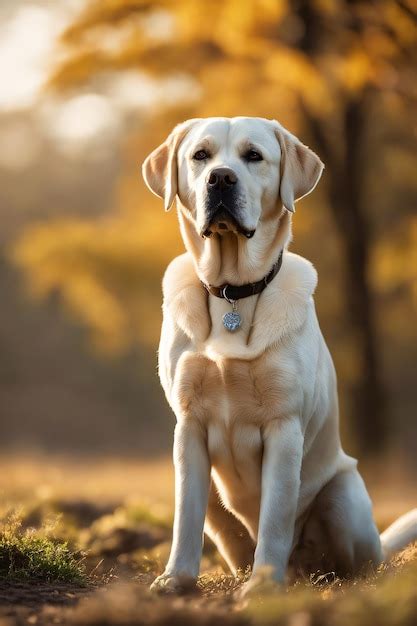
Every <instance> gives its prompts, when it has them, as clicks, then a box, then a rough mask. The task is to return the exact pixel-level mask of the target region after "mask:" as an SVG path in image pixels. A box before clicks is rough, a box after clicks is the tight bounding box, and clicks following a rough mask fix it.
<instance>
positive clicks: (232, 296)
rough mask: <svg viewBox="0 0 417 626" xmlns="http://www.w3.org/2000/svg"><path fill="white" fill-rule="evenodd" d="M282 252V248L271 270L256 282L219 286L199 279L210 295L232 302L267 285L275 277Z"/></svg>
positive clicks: (259, 290)
mask: <svg viewBox="0 0 417 626" xmlns="http://www.w3.org/2000/svg"><path fill="white" fill-rule="evenodd" d="M282 253H283V250H281V253H280V255H279V257H278V260H277V262H276V263H274V265H273V266H272V269H271V271H270V272H269V273H268V274H267V275H266V276H264V277H263V278H262V279H261V280H258V282H257V283H249V284H247V285H229V284H227V283H226V284H225V285H221V286H220V287H214V285H207V283H204V282H203V281H201V284H202V285H203V287H204V288H205V289H206V290H207V291H208V292H209V293H211V295H212V296H216V297H217V298H224V299H225V300H228V301H230V302H233V301H234V300H241V299H242V298H249V296H254V295H255V294H257V293H262V291H263V290H264V289H265V287H267V285H269V283H270V282H271V280H272V279H273V278H275V276H276V275H277V274H278V272H279V270H280V269H281V265H282Z"/></svg>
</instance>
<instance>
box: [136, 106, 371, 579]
mask: <svg viewBox="0 0 417 626" xmlns="http://www.w3.org/2000/svg"><path fill="white" fill-rule="evenodd" d="M248 146H249V147H251V146H252V147H253V146H255V148H256V149H258V150H260V151H261V152H262V157H263V158H262V160H261V161H259V162H255V163H248V162H246V161H245V160H244V158H243V157H242V154H244V152H245V150H247V147H248ZM201 149H205V150H206V151H207V153H208V158H207V159H205V160H204V162H200V161H196V160H195V159H194V158H193V155H194V154H195V152H196V151H198V150H201ZM218 166H227V167H229V168H231V169H232V170H233V171H234V172H235V173H236V176H237V178H238V181H239V200H238V205H239V211H240V213H239V214H240V219H241V222H242V224H243V226H244V227H245V228H249V229H255V230H256V232H255V235H254V237H253V238H252V239H249V240H248V239H246V238H245V237H243V236H242V235H241V234H239V233H238V232H236V231H235V230H234V227H233V225H230V228H228V230H227V231H226V232H219V231H215V232H214V234H213V235H212V236H211V237H210V238H204V237H203V236H202V233H203V230H204V228H205V226H206V224H205V220H206V219H207V216H206V213H207V209H206V184H207V182H206V181H207V176H208V175H209V173H210V171H211V170H212V169H213V168H215V167H218ZM322 169H323V166H322V164H321V162H320V160H319V158H318V157H317V156H316V155H315V154H314V153H313V152H312V151H311V150H309V149H308V148H307V147H306V146H304V145H303V144H301V142H299V141H298V139H296V138H295V137H294V136H293V135H291V134H290V133H288V131H286V130H285V129H284V128H283V127H282V126H281V125H279V124H278V122H275V121H270V120H263V119H259V118H233V119H227V118H210V119H208V120H190V121H188V122H185V123H184V124H182V125H180V126H179V127H177V128H176V129H175V130H174V131H173V133H172V134H171V135H170V137H169V138H168V139H167V140H166V141H165V142H164V144H162V146H160V147H159V148H157V149H156V150H155V151H154V152H153V153H152V154H151V155H150V156H149V157H148V159H147V160H146V161H145V164H144V167H143V172H144V177H145V180H146V182H147V184H148V185H149V187H150V188H151V190H152V191H153V192H154V193H156V194H158V195H160V196H161V197H163V198H164V199H165V206H166V208H167V209H169V208H170V206H171V205H172V204H173V202H174V199H175V197H176V196H177V209H178V217H179V222H180V228H181V233H182V236H183V239H184V243H185V246H186V249H187V252H186V253H185V254H183V255H181V256H179V257H177V258H176V259H174V260H173V261H172V263H171V264H170V265H169V267H168V269H167V271H166V274H165V277H164V281H163V294H164V304H163V312H164V320H163V327H162V334H161V342H160V348H159V372H160V378H161V382H162V386H163V388H164V390H165V393H166V397H167V399H168V402H169V403H170V405H171V407H172V409H173V411H174V413H175V415H176V418H177V426H176V431H175V442H174V464H175V478H176V494H175V496H176V507H175V522H174V536H173V544H172V550H171V555H170V558H169V562H168V564H167V566H166V570H165V572H164V573H163V574H162V575H161V576H160V577H159V578H158V579H157V580H156V581H155V583H154V588H158V589H171V590H175V589H177V588H179V587H181V586H184V585H188V584H190V582H191V583H192V582H193V581H195V579H196V577H197V575H198V572H199V566H200V558H201V550H202V540H203V528H204V525H205V530H206V532H207V533H208V534H209V536H210V537H211V538H212V539H213V541H214V542H215V543H216V544H217V546H218V548H219V550H220V552H221V553H222V555H223V556H224V558H225V560H226V562H227V563H228V564H229V566H230V568H231V569H232V571H233V572H236V570H237V569H238V568H244V567H246V566H247V565H253V574H252V577H251V579H250V581H249V583H247V586H246V590H248V589H251V588H252V587H253V586H254V585H255V584H256V582H257V580H259V579H260V578H262V576H263V571H265V568H267V569H268V572H269V574H270V575H271V576H272V578H273V579H274V580H276V581H277V582H282V581H283V580H284V578H285V576H286V574H287V573H290V572H294V573H300V572H304V573H306V574H310V573H312V572H316V571H322V572H323V571H329V570H331V571H337V572H339V573H340V574H342V575H346V574H355V573H358V572H359V571H360V570H361V569H362V568H364V567H365V566H368V565H369V564H371V565H373V566H376V565H378V564H379V563H380V561H381V559H382V551H381V544H380V538H379V535H378V533H377V530H376V527H375V524H374V522H373V519H372V511H371V502H370V499H369V496H368V494H367V491H366V489H365V486H364V484H363V481H362V479H361V477H360V476H359V474H358V471H357V468H356V465H357V463H356V460H355V459H353V458H351V457H349V456H348V455H346V454H345V453H344V451H343V449H342V447H341V443H340V438H339V426H338V401H337V390H336V375H335V371H334V367H333V363H332V359H331V356H330V354H329V351H328V349H327V346H326V344H325V341H324V339H323V336H322V334H321V331H320V327H319V324H318V321H317V317H316V313H315V308H314V302H313V293H314V290H315V288H316V284H317V274H316V271H315V269H314V268H313V266H312V265H311V263H310V262H309V261H307V260H306V259H303V258H302V257H300V256H298V255H295V254H292V253H291V252H288V250H287V245H288V243H289V240H290V237H291V214H292V213H293V211H294V202H295V201H296V200H297V199H299V198H300V197H302V196H304V195H306V194H307V193H309V192H310V191H311V190H312V189H313V188H314V187H315V185H316V184H317V182H318V180H319V178H320V175H321V172H322ZM281 250H284V253H283V262H282V268H281V271H280V272H279V273H278V274H277V276H276V277H275V278H274V279H273V281H272V282H271V283H270V284H269V285H268V287H267V288H266V289H265V290H264V291H263V292H262V293H261V294H259V295H254V296H251V297H249V298H246V299H242V300H240V301H239V302H238V310H239V313H240V315H241V317H242V320H243V323H242V327H241V328H240V329H239V330H238V331H237V332H236V333H230V332H229V331H227V330H226V329H225V328H224V326H223V323H222V317H223V315H224V313H226V312H227V311H229V310H230V308H231V307H230V304H229V303H228V302H226V301H225V300H223V299H219V298H216V297H214V296H212V295H208V294H207V292H206V290H205V289H204V288H203V286H202V284H201V282H200V281H201V280H202V281H204V282H205V283H210V284H213V285H217V286H218V285H222V284H224V283H230V284H234V285H239V284H244V283H248V282H254V281H257V280H259V279H261V278H262V277H263V276H265V275H266V274H267V273H268V271H269V270H270V268H271V267H272V265H273V263H274V262H275V261H276V259H277V258H278V255H279V252H280V251H281ZM367 417H368V416H364V419H367Z"/></svg>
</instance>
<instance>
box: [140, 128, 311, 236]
mask: <svg viewBox="0 0 417 626" xmlns="http://www.w3.org/2000/svg"><path fill="white" fill-rule="evenodd" d="M322 171H323V164H322V162H321V161H320V159H319V157H318V156H317V155H316V154H315V153H314V152H312V151H311V150H310V149H309V148H307V146H305V145H303V144H302V143H301V142H300V141H299V140H298V139H297V138H296V137H295V136H294V135H292V134H291V133H289V132H288V131H287V130H285V129H284V128H283V127H282V126H281V125H280V124H279V123H278V122H276V121H274V120H267V119H262V118H251V117H235V118H217V117H216V118H208V119H192V120H188V121H187V122H184V123H183V124H180V125H179V126H177V127H176V128H175V129H174V130H173V131H172V133H171V134H170V135H169V137H168V138H167V139H166V140H165V141H164V143H163V144H161V145H160V146H159V147H158V148H156V150H154V151H153V152H152V153H151V154H150V155H149V156H148V158H147V159H146V160H145V162H144V164H143V176H144V179H145V181H146V184H147V185H148V187H149V188H150V189H151V191H152V192H153V193H155V194H156V195H158V196H160V197H161V198H164V202H165V209H166V210H169V209H170V207H171V206H172V204H173V202H174V199H175V197H176V196H177V195H178V197H179V199H180V201H181V204H182V206H183V207H184V208H185V210H186V211H187V212H188V213H189V215H190V217H191V219H192V220H193V221H194V225H195V228H196V230H197V232H198V234H199V235H201V236H202V237H210V236H211V235H212V234H213V233H214V232H217V233H219V234H220V235H221V234H222V233H225V232H227V231H233V232H235V233H236V234H238V235H241V236H243V237H247V238H248V239H250V238H251V237H253V235H254V234H255V232H256V229H257V227H258V224H259V220H260V219H261V216H267V215H272V214H274V213H275V214H276V215H279V214H280V213H281V211H282V206H283V207H284V208H285V209H286V210H287V211H290V212H294V203H295V202H296V200H298V199H299V198H302V197H303V196H305V195H307V194H308V193H310V192H311V191H312V190H313V189H314V187H315V186H316V184H317V183H318V181H319V179H320V176H321V173H322Z"/></svg>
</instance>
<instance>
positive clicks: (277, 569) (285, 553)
mask: <svg viewBox="0 0 417 626" xmlns="http://www.w3.org/2000/svg"><path fill="white" fill-rule="evenodd" d="M303 441H304V437H303V434H302V431H301V425H300V422H299V420H298V419H297V418H293V419H283V420H273V421H272V422H270V423H269V424H267V425H266V427H265V429H264V437H263V444H264V453H263V460H262V494H261V508H260V516H259V529H258V540H257V546H256V550H255V560H254V565H253V573H252V576H251V578H250V580H249V581H248V582H247V583H246V586H245V588H244V589H243V594H245V593H247V592H250V591H252V590H255V589H256V588H257V587H258V585H261V586H262V584H263V582H264V580H265V577H266V578H268V579H270V578H271V577H272V579H273V580H274V581H275V582H278V583H280V582H282V581H283V580H284V577H285V573H286V570H287V566H288V560H289V557H290V551H291V547H292V542H293V537H294V526H295V518H296V512H297V505H298V497H299V490H300V473H301V463H302V457H303Z"/></svg>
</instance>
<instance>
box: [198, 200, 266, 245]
mask: <svg viewBox="0 0 417 626" xmlns="http://www.w3.org/2000/svg"><path fill="white" fill-rule="evenodd" d="M228 231H229V232H234V233H236V234H239V235H243V236H244V237H246V238H247V239H251V238H252V237H253V236H254V234H255V230H252V229H248V228H245V227H244V226H243V225H242V224H241V223H240V222H239V220H238V219H237V218H236V217H235V216H234V215H233V213H232V212H231V211H230V209H229V208H228V207H227V206H226V205H225V204H224V203H223V202H220V203H219V204H218V205H217V207H216V208H215V210H214V211H213V212H212V214H211V215H210V217H209V219H208V221H207V223H206V225H205V226H204V228H203V230H202V232H201V236H202V237H203V238H205V237H207V238H208V237H211V236H212V235H213V234H214V233H216V232H217V233H219V234H220V235H221V234H223V233H226V232H228Z"/></svg>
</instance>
